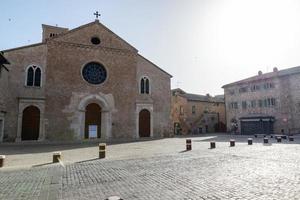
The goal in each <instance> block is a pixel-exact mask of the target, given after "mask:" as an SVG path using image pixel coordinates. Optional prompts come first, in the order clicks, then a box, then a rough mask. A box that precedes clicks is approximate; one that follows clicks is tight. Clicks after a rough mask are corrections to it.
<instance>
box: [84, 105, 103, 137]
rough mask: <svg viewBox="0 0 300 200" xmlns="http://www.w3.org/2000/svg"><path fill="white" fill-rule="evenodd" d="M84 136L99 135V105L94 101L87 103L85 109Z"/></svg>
mask: <svg viewBox="0 0 300 200" xmlns="http://www.w3.org/2000/svg"><path fill="white" fill-rule="evenodd" d="M84 132H85V133H84V137H85V138H100V137H101V107H100V106H99V105H98V104H96V103H91V104H89V105H87V107H86V111H85V131H84Z"/></svg>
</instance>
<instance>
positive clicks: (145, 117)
mask: <svg viewBox="0 0 300 200" xmlns="http://www.w3.org/2000/svg"><path fill="white" fill-rule="evenodd" d="M150 127H151V124H150V112H149V111H148V110H146V109H143V110H141V112H140V113H139V135H140V137H150Z"/></svg>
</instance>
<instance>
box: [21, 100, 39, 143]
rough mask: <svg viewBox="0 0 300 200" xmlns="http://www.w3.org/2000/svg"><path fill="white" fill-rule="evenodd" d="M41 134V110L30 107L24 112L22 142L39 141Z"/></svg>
mask: <svg viewBox="0 0 300 200" xmlns="http://www.w3.org/2000/svg"><path fill="white" fill-rule="evenodd" d="M39 132H40V110H39V109H38V108H37V107H35V106H28V107H27V108H25V109H24V111H23V118H22V140H37V139H38V138H39Z"/></svg>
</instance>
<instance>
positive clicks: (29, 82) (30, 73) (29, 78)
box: [26, 67, 34, 86]
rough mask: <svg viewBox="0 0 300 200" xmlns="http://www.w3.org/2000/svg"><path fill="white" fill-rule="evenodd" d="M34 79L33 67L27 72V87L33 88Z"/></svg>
mask: <svg viewBox="0 0 300 200" xmlns="http://www.w3.org/2000/svg"><path fill="white" fill-rule="evenodd" d="M33 77H34V71H33V67H29V68H28V70H27V83H26V85H27V86H33Z"/></svg>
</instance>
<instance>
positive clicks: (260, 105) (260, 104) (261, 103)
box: [258, 100, 263, 108]
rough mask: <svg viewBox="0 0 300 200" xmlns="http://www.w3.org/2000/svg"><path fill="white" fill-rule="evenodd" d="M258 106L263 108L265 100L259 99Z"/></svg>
mask: <svg viewBox="0 0 300 200" xmlns="http://www.w3.org/2000/svg"><path fill="white" fill-rule="evenodd" d="M258 106H259V107H260V108H261V107H263V100H258Z"/></svg>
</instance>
